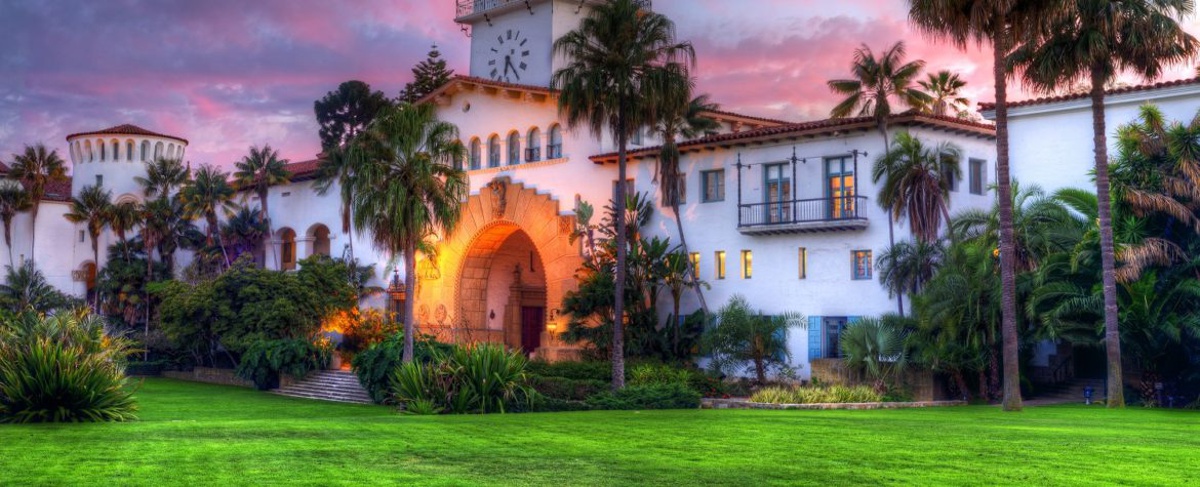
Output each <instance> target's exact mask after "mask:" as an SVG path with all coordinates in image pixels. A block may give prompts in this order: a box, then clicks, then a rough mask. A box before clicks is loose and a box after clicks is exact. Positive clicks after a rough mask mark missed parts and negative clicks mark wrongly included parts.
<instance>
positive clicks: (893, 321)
mask: <svg viewBox="0 0 1200 487" xmlns="http://www.w3.org/2000/svg"><path fill="white" fill-rule="evenodd" d="M905 322H906V320H905V319H904V317H901V316H897V315H884V316H883V317H882V318H863V319H862V320H859V321H858V322H856V323H851V324H850V325H849V326H847V327H846V330H845V331H843V332H842V336H841V337H840V338H839V339H838V347H839V348H841V352H842V357H843V360H844V362H845V364H846V367H847V368H849V369H850V370H853V371H856V372H858V373H860V374H862V375H863V376H864V377H865V378H868V379H870V380H872V381H873V382H874V384H873V385H874V388H875V391H876V392H879V393H880V394H885V393H887V392H888V389H889V387H890V386H891V382H892V381H893V380H894V379H895V378H896V376H897V375H899V374H900V373H901V372H903V371H904V368H905V367H906V366H907V365H908V350H907V347H905V346H904V342H905V340H906V338H907V337H906V335H907V334H906V333H905V331H904V325H905V324H906V323H905Z"/></svg>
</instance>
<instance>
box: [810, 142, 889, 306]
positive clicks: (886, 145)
mask: <svg viewBox="0 0 1200 487" xmlns="http://www.w3.org/2000/svg"><path fill="white" fill-rule="evenodd" d="M879 134H880V135H882V136H883V153H884V154H886V153H887V151H889V150H891V147H892V143H891V140H889V138H888V134H887V122H886V121H884V122H883V123H880V124H879ZM854 177H855V178H856V179H855V181H857V178H858V175H857V174H855V175H854ZM795 184H796V183H795V182H793V183H792V185H795ZM854 196H856V197H857V196H858V195H857V194H855V195H854ZM887 217H888V248H890V249H894V248H896V230H895V226H896V224H895V221H894V219H893V218H892V208H891V207H888V209H887ZM896 312H897V313H899V314H900V316H904V293H903V292H899V293H896Z"/></svg>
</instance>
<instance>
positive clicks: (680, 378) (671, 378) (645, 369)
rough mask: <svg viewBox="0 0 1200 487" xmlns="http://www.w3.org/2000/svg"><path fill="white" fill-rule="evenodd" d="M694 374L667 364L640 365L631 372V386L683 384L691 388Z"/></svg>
mask: <svg viewBox="0 0 1200 487" xmlns="http://www.w3.org/2000/svg"><path fill="white" fill-rule="evenodd" d="M691 378H692V373H691V372H690V371H688V370H687V369H681V368H678V367H672V366H670V365H665V364H640V365H636V366H634V367H633V368H632V369H630V370H629V385H633V386H650V385H667V384H683V385H687V386H690V382H691Z"/></svg>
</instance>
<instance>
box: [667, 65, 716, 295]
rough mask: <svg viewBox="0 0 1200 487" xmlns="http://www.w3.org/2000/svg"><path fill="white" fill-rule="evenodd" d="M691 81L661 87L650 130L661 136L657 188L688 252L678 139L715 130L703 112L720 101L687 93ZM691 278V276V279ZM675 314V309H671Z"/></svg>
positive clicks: (689, 263)
mask: <svg viewBox="0 0 1200 487" xmlns="http://www.w3.org/2000/svg"><path fill="white" fill-rule="evenodd" d="M691 85H692V82H691V81H690V80H689V82H688V83H687V84H686V85H685V86H686V87H687V88H688V89H687V90H674V91H671V90H670V89H668V88H664V89H662V90H661V91H663V92H664V93H666V94H669V95H671V96H668V97H666V98H664V103H663V105H662V106H661V107H660V112H659V117H658V118H659V120H658V122H657V123H656V124H654V126H653V127H652V130H653V131H654V132H655V133H657V134H658V135H659V136H660V137H662V141H663V143H662V148H661V149H659V151H658V174H659V177H660V178H661V181H662V182H661V185H660V186H659V191H660V192H661V193H662V200H663V202H664V204H666V205H667V206H670V207H671V212H672V213H674V214H675V226H676V227H677V228H678V230H679V245H680V247H681V249H682V251H683V255H684V256H685V257H686V256H687V255H688V244H687V238H685V237H684V234H683V216H682V215H680V214H679V200H680V199H681V198H680V195H679V188H680V181H681V180H682V179H683V177H684V175H683V174H682V173H681V172H680V171H679V145H678V139H679V138H683V139H684V140H687V139H693V138H696V137H697V136H699V135H701V134H703V133H705V132H708V131H710V130H715V129H717V128H718V127H720V126H721V124H720V123H719V122H717V121H716V120H715V119H713V118H711V117H709V116H707V114H708V113H711V112H714V111H716V110H719V109H720V105H717V104H716V103H713V102H711V101H710V100H709V98H708V95H700V96H697V97H695V98H692V96H691ZM683 263H684V265H685V266H686V267H689V268H690V267H691V261H690V260H687V259H684V262H683ZM694 275H695V274H694V273H691V272H689V273H685V276H694ZM693 281H694V280H693ZM693 287H694V288H695V289H696V295H697V296H698V297H699V298H700V307H701V308H702V309H704V310H705V312H707V311H708V306H707V305H706V304H705V302H704V293H703V291H701V289H700V286H698V285H695V283H693ZM675 312H676V314H678V313H679V310H678V309H676V310H675Z"/></svg>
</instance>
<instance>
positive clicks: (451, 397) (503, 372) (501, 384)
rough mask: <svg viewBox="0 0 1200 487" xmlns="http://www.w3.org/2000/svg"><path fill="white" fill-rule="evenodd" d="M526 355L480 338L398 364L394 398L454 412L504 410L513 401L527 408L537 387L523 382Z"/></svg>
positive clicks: (418, 405) (401, 401) (420, 405)
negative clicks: (428, 357)
mask: <svg viewBox="0 0 1200 487" xmlns="http://www.w3.org/2000/svg"><path fill="white" fill-rule="evenodd" d="M526 364H527V360H526V359H525V357H524V356H523V355H521V354H520V353H518V352H516V351H508V350H505V349H504V346H503V345H499V344H493V343H479V344H474V345H469V346H458V347H454V349H453V350H452V351H451V352H450V353H449V354H445V355H443V354H435V357H434V359H433V360H432V361H431V362H429V363H421V362H413V363H408V364H403V365H401V366H400V367H399V368H397V369H396V370H395V371H394V372H393V374H392V383H391V385H392V392H393V394H394V395H395V399H396V402H397V403H399V404H402V405H405V406H406V407H407V405H409V404H412V405H414V406H416V407H418V408H420V409H421V410H424V411H432V410H442V411H445V412H449V413H454V414H467V413H484V414H487V413H495V412H500V413H503V412H505V411H506V410H507V409H509V407H510V405H511V404H512V403H514V402H516V403H524V405H523V406H522V408H521V409H523V410H528V409H529V408H530V407H531V405H532V404H533V400H534V399H533V398H534V397H535V396H536V394H537V392H536V391H534V390H532V389H531V388H529V387H528V385H527V379H528V376H527V375H526V373H525V365H526Z"/></svg>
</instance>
